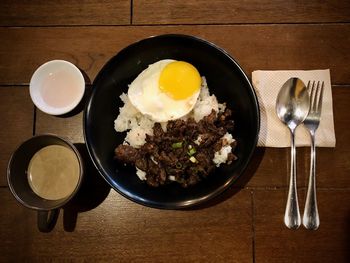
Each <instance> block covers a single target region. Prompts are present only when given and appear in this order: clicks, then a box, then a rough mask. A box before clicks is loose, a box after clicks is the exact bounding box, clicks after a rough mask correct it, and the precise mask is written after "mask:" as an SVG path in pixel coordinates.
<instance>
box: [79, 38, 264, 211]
mask: <svg viewBox="0 0 350 263" xmlns="http://www.w3.org/2000/svg"><path fill="white" fill-rule="evenodd" d="M169 37H174V38H184V39H190V40H194V41H198V42H201V43H202V44H205V45H209V46H211V47H212V48H214V49H217V50H218V51H220V52H221V53H223V54H224V55H225V56H226V57H227V58H228V59H229V60H230V61H231V62H232V63H233V64H235V66H236V67H237V69H238V70H239V72H240V74H241V75H242V77H243V78H244V80H245V81H246V83H247V84H248V86H249V88H250V90H251V91H252V95H253V99H254V105H253V106H254V109H255V115H256V116H257V118H256V127H257V131H256V136H255V138H254V143H253V145H254V147H252V150H251V151H250V153H249V155H248V156H247V160H248V161H246V163H245V164H244V165H243V166H242V168H241V172H240V174H239V175H238V176H236V177H231V178H230V179H229V180H227V182H226V183H225V184H222V185H221V186H220V187H218V188H216V189H215V191H213V192H211V193H209V194H206V195H204V196H200V197H197V198H194V199H191V200H187V201H177V202H171V203H169V202H168V203H164V202H158V201H153V200H152V201H149V200H147V201H145V200H143V199H142V198H138V197H137V198H136V197H135V195H133V194H132V193H130V192H128V191H123V190H122V189H119V188H118V187H116V185H115V184H113V183H112V182H111V180H109V179H108V178H110V176H108V175H105V174H104V172H103V169H101V168H100V167H99V165H98V161H97V160H96V157H95V156H94V153H93V152H94V151H93V149H91V146H90V145H89V143H88V135H87V130H86V129H87V127H86V125H87V117H88V112H89V110H90V105H91V101H92V98H93V97H94V94H95V93H96V89H93V90H92V93H91V94H90V97H89V98H88V99H87V101H86V104H85V109H84V114H83V133H84V140H85V144H86V146H87V147H86V148H87V150H88V153H89V156H90V158H91V160H92V162H93V164H94V166H95V168H96V169H97V171H98V172H99V174H100V175H101V176H102V178H103V179H104V180H105V181H106V182H107V183H108V184H109V185H110V186H111V187H112V188H113V189H114V190H115V191H116V192H118V193H119V194H121V195H122V196H123V197H125V198H127V199H129V200H131V201H132V202H135V203H137V204H140V205H144V206H147V207H152V208H158V209H168V210H178V209H185V208H190V207H194V206H198V205H201V204H203V203H204V202H206V201H208V200H210V199H213V198H214V197H216V196H218V195H220V194H222V193H223V192H224V191H225V190H227V189H228V188H229V186H230V185H232V184H233V183H234V182H235V181H236V180H237V179H238V178H239V177H240V176H241V175H242V174H243V173H244V171H245V170H246V168H247V166H248V164H249V162H250V160H251V158H252V155H253V154H254V151H255V149H256V147H257V143H258V138H259V132H260V123H261V120H260V107H259V102H258V97H257V94H256V92H255V90H254V88H253V85H252V83H251V81H250V80H249V78H248V76H247V74H246V73H245V71H244V70H243V68H242V67H241V66H240V65H239V64H238V62H237V61H236V60H235V59H234V58H233V57H232V56H231V55H230V54H229V53H228V52H227V51H226V50H224V49H223V48H221V47H219V46H217V45H216V44H214V43H212V42H210V41H208V40H205V39H202V38H200V37H197V36H193V35H185V34H161V35H152V36H150V37H146V38H143V39H141V40H138V41H136V42H133V43H131V44H130V45H128V46H126V47H124V48H122V49H121V50H120V51H119V52H117V53H116V54H115V55H114V56H112V57H111V58H110V59H109V60H108V61H107V62H106V63H105V64H104V66H103V67H102V68H101V69H100V71H99V72H98V74H97V75H96V77H95V79H94V81H93V84H92V86H93V87H94V86H95V85H96V83H98V82H99V80H100V78H102V75H103V72H104V71H105V69H106V68H109V67H110V66H109V65H110V64H111V63H113V61H114V59H115V58H116V57H117V56H120V55H121V54H122V53H124V52H127V50H128V49H130V48H132V47H134V46H137V45H140V44H141V43H142V42H146V41H150V40H152V39H161V38H169Z"/></svg>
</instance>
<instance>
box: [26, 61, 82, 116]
mask: <svg viewBox="0 0 350 263" xmlns="http://www.w3.org/2000/svg"><path fill="white" fill-rule="evenodd" d="M84 91H85V81H84V77H83V74H82V73H81V72H80V70H79V69H78V68H77V67H76V66H75V65H73V64H72V63H70V62H68V61H65V60H52V61H49V62H46V63H45V64H43V65H41V66H40V67H39V68H38V69H37V70H36V71H35V72H34V74H33V76H32V78H31V80H30V85H29V94H30V97H31V99H32V101H33V103H34V105H35V106H36V107H37V108H38V109H40V110H41V111H43V112H45V113H47V114H51V115H62V114H65V113H68V112H70V111H71V110H73V109H74V108H75V107H76V106H77V105H78V104H79V103H80V101H81V99H82V98H83V96H84Z"/></svg>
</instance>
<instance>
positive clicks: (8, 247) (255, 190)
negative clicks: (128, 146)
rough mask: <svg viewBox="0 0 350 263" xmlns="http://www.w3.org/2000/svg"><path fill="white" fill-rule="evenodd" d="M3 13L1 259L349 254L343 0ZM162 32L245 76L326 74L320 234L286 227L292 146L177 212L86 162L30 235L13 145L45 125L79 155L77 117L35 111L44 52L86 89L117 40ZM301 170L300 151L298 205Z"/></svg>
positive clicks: (145, 3)
mask: <svg viewBox="0 0 350 263" xmlns="http://www.w3.org/2000/svg"><path fill="white" fill-rule="evenodd" d="M81 2H84V3H83V4H82V3H81ZM0 10H1V13H0V36H1V41H0V85H1V86H0V119H1V126H0V127H1V128H0V172H1V176H0V261H1V262H22V261H24V260H27V261H49V260H53V261H88V262H89V261H105V262H113V261H114V262H259V263H260V262H350V250H349V249H350V148H349V147H350V129H349V127H350V121H349V120H350V118H349V117H348V109H349V102H350V67H349V65H350V64H349V61H350V48H349V47H350V24H349V22H350V2H349V1H345V0H343V1H342V0H333V1H330V0H329V1H327V0H326V1H322V3H320V1H315V0H310V1H278V0H269V1H265V0H260V1H254V0H248V1H225V0H219V1H206V0H187V1H168V0H166V1H161V0H134V1H132V0H119V1H115V0H103V1H98V0H86V1H77V0H73V1H68V0H62V1H39V0H37V1H24V0H23V1H21V0H18V1H11V0H2V1H1V3H0ZM164 33H183V34H191V35H195V36H199V37H202V38H205V39H207V40H209V41H212V42H214V43H216V44H217V45H219V46H221V47H222V48H224V49H226V50H227V51H228V52H229V53H230V54H231V55H232V56H233V57H235V58H236V59H237V61H238V62H239V63H240V64H241V65H242V67H243V68H244V69H245V71H246V72H247V74H248V75H249V76H250V74H251V72H252V71H253V70H256V69H320V68H321V69H323V68H330V70H331V78H332V84H333V86H332V91H333V107H334V118H335V129H336V139H337V146H336V148H319V149H318V152H317V153H318V165H317V176H318V177H317V179H318V198H319V211H320V216H321V226H320V228H319V230H317V231H307V230H305V229H303V228H300V229H299V230H297V231H292V230H289V229H287V228H286V227H285V226H284V224H283V213H284V207H285V201H286V194H287V185H288V177H289V172H288V171H289V165H290V163H289V149H288V148H287V149H273V148H258V149H257V150H256V152H255V154H254V156H253V161H252V163H251V166H250V167H249V169H248V170H247V171H246V172H245V174H244V175H243V176H242V177H241V180H239V181H238V182H237V183H236V184H235V185H234V186H232V187H231V188H230V189H229V190H228V191H227V192H226V193H224V194H223V195H222V196H220V197H219V198H217V199H216V200H213V201H212V202H210V203H209V204H208V205H207V206H206V207H204V208H201V209H192V210H184V211H166V210H157V209H152V208H147V207H144V206H141V205H138V204H135V203H133V202H131V201H129V200H127V199H125V198H124V197H122V196H120V195H119V194H117V193H116V192H115V191H114V190H111V189H110V188H109V187H108V185H107V184H106V183H105V182H104V181H103V180H102V179H101V177H100V176H99V175H98V174H97V172H96V170H94V168H93V166H92V164H91V163H88V164H87V166H88V178H89V182H88V183H86V184H85V186H84V187H83V189H84V190H83V191H82V192H80V193H79V198H77V200H76V201H75V202H74V203H72V204H71V205H69V206H67V207H65V209H63V210H62V211H61V213H60V217H59V219H58V223H57V225H56V227H55V229H54V230H53V231H52V232H50V233H41V232H39V231H38V230H37V228H36V213H35V212H33V211H31V210H29V209H26V208H24V207H23V206H21V205H20V204H18V203H17V202H16V201H15V199H14V197H13V196H12V195H11V193H10V191H9V189H8V186H7V182H6V167H7V161H8V159H9V157H10V155H11V153H12V152H13V150H14V149H15V147H16V146H17V145H18V144H19V143H21V142H22V141H23V140H25V139H27V138H30V137H31V136H32V135H34V134H40V133H46V132H50V133H55V134H58V135H61V136H65V137H67V138H68V139H69V140H71V141H72V142H74V143H76V144H78V147H79V149H80V150H81V151H82V152H85V153H86V149H85V146H84V138H83V133H82V112H80V113H78V114H76V115H74V116H72V117H68V118H61V117H53V116H49V115H46V114H44V113H42V112H40V111H39V110H37V109H35V107H34V106H33V104H32V102H31V100H30V98H29V92H28V82H29V80H30V77H31V75H32V73H33V72H34V70H35V69H36V68H37V67H38V66H39V65H40V64H42V63H44V62H46V61H48V60H52V59H65V60H68V61H71V62H73V63H74V64H76V65H77V66H78V67H80V68H81V69H82V70H83V71H84V72H85V73H86V74H87V76H88V78H89V79H90V83H91V82H92V80H93V79H94V78H95V76H96V74H97V72H98V71H99V70H100V69H101V67H102V66H103V65H104V63H106V61H107V60H108V59H109V58H110V57H111V56H113V55H114V54H116V53H117V52H118V51H120V50H121V49H122V48H124V47H125V46H127V45H129V44H131V43H133V42H135V41H137V40H140V39H142V38H145V37H148V36H151V35H158V34H164ZM85 157H86V158H85V159H86V160H88V157H87V156H86V155H85ZM308 169H309V149H308V148H299V149H298V171H299V174H298V176H299V177H298V186H299V199H300V204H301V209H302V210H301V211H303V206H304V200H305V189H306V186H307V178H308Z"/></svg>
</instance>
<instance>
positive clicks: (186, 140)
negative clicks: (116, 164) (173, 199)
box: [115, 109, 237, 187]
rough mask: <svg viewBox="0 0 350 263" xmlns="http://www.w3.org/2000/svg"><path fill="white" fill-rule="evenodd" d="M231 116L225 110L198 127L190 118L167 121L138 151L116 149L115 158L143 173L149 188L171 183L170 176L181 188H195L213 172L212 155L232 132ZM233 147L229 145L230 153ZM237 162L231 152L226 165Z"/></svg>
mask: <svg viewBox="0 0 350 263" xmlns="http://www.w3.org/2000/svg"><path fill="white" fill-rule="evenodd" d="M231 116H232V112H231V110H229V109H226V110H225V111H224V112H222V113H218V114H217V113H216V112H215V111H212V112H211V113H210V114H209V115H208V116H206V117H204V118H203V119H202V120H200V121H199V122H198V123H197V122H196V121H195V120H194V119H193V118H189V119H188V120H187V121H184V120H175V121H169V122H168V124H167V129H166V130H167V131H166V132H164V131H163V129H162V127H161V125H160V124H159V123H156V124H155V125H154V127H153V136H149V135H147V136H146V143H145V144H144V145H143V146H142V147H141V148H139V149H135V148H133V147H131V146H129V145H119V146H118V147H117V148H116V150H115V157H116V159H118V160H119V161H121V162H123V163H127V164H133V165H135V166H136V167H137V168H138V169H140V170H143V171H145V172H146V179H147V184H149V185H150V186H153V187H158V186H160V185H164V184H166V183H169V182H171V181H170V180H169V176H173V177H174V178H175V181H176V182H178V183H179V184H181V186H183V187H188V186H191V185H194V184H196V183H198V182H199V181H201V180H202V179H203V178H205V177H207V176H208V175H209V174H210V173H211V172H212V171H213V170H214V169H215V167H216V166H215V163H214V162H213V161H212V160H213V157H214V154H215V152H216V151H218V150H220V149H221V147H222V146H223V144H224V141H223V140H222V139H221V138H222V136H223V135H224V134H225V133H226V132H232V130H233V128H234V122H233V120H232V119H231ZM198 136H200V138H201V141H200V144H199V145H197V144H196V143H195V141H196V140H197V139H198ZM236 144H237V143H236V142H233V143H231V146H232V151H233V150H234V148H235V147H236ZM236 159H237V157H236V156H235V155H234V154H233V153H232V152H231V153H230V154H229V155H228V160H227V163H231V162H232V161H234V160H236Z"/></svg>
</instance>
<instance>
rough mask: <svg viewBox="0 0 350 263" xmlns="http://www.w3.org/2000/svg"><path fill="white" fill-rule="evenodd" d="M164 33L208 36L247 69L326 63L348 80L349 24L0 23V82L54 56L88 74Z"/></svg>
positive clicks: (23, 77) (338, 80)
mask: <svg viewBox="0 0 350 263" xmlns="http://www.w3.org/2000/svg"><path fill="white" fill-rule="evenodd" d="M167 33H180V34H190V35H195V36H198V37H202V38H204V39H207V40H209V41H212V42H213V43H215V44H217V45H219V46H220V47H222V48H224V49H225V50H227V51H228V52H229V53H230V54H231V55H232V56H233V57H234V58H235V59H236V60H237V61H238V62H239V64H240V65H241V66H242V67H243V68H244V70H245V71H246V72H247V73H248V75H250V73H251V72H252V71H253V70H256V69H270V70H273V69H325V68H330V70H331V74H332V83H333V84H344V83H350V73H349V70H348V69H349V66H348V61H350V53H349V52H347V48H348V47H349V46H350V38H349V37H346V36H348V35H350V25H349V24H327V25H323V26H320V25H254V26H246V25H238V26H216V25H212V26H142V27H137V26H127V27H102V28H101V27H68V28H67V27H55V28H51V27H44V28H43V27H36V28H0V35H2V36H4V38H3V40H2V45H0V61H2V63H1V64H0V73H1V74H0V84H3V83H21V84H24V83H28V82H29V80H30V77H31V75H32V74H33V72H34V70H35V69H36V68H37V67H38V66H39V65H41V64H42V63H44V62H46V61H48V60H52V59H57V58H60V59H65V60H68V61H71V62H72V63H74V64H76V65H77V66H78V67H80V68H81V69H82V70H83V71H85V72H86V73H87V75H88V77H89V78H90V80H93V79H94V78H95V76H96V74H97V72H98V71H99V70H100V69H101V68H102V66H103V65H104V64H105V63H106V62H107V61H108V60H109V59H110V58H111V57H112V56H114V55H115V54H116V53H117V52H118V51H120V50H121V49H123V48H124V47H126V46H128V45H129V44H131V43H133V42H135V41H138V40H140V39H143V38H146V37H149V36H152V35H159V34H167ZM344 36H345V37H344ZM24 46H25V47H27V48H23V47H24Z"/></svg>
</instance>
